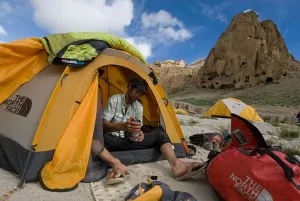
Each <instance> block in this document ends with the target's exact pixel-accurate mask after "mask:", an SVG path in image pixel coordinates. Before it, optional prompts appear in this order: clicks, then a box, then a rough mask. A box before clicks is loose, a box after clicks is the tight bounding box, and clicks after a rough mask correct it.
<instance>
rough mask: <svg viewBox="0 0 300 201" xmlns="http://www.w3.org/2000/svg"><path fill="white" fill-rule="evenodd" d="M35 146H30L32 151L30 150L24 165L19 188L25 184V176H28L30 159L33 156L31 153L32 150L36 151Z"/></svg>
mask: <svg viewBox="0 0 300 201" xmlns="http://www.w3.org/2000/svg"><path fill="white" fill-rule="evenodd" d="M35 147H36V145H32V146H31V148H30V151H29V153H28V156H27V159H26V163H25V167H24V170H23V173H22V176H21V178H20V182H19V184H18V188H22V186H23V184H24V181H25V176H26V173H27V171H28V165H29V161H30V158H31V154H32V152H34V151H35Z"/></svg>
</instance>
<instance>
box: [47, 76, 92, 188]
mask: <svg viewBox="0 0 300 201" xmlns="http://www.w3.org/2000/svg"><path fill="white" fill-rule="evenodd" d="M97 98H98V79H94V81H93V83H92V86H91V87H90V89H89V91H88V92H87V94H86V96H85V97H84V99H83V101H82V103H81V104H80V106H79V108H78V109H77V111H76V112H75V114H74V116H73V118H72V120H71V121H70V122H69V124H68V126H67V128H66V130H65V132H64V134H63V135H62V138H61V139H60V141H59V144H58V145H57V148H56V150H55V153H54V156H53V159H52V161H51V162H49V163H47V164H46V165H45V167H44V168H43V170H42V171H41V179H42V184H43V185H44V187H45V188H46V189H50V190H59V189H64V190H66V189H72V188H74V187H76V186H77V184H78V182H80V181H81V180H82V179H83V178H84V176H85V173H86V168H87V165H88V160H89V155H90V151H91V143H92V138H93V132H94V126H95V120H96V112H97Z"/></svg>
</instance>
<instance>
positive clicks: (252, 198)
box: [229, 173, 273, 201]
mask: <svg viewBox="0 0 300 201" xmlns="http://www.w3.org/2000/svg"><path fill="white" fill-rule="evenodd" d="M229 178H230V179H231V180H232V181H233V182H234V186H233V188H234V189H235V190H236V191H237V192H239V193H240V194H241V195H242V196H243V197H245V198H246V199H247V200H249V201H273V199H272V196H271V195H270V193H269V192H268V191H267V190H265V189H264V188H263V187H262V186H261V185H259V184H258V183H256V182H255V181H254V180H253V179H252V178H250V177H248V176H246V177H244V178H241V177H238V176H237V175H235V174H234V173H231V175H230V177H229Z"/></svg>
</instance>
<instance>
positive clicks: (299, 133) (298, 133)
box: [280, 127, 300, 138]
mask: <svg viewBox="0 0 300 201" xmlns="http://www.w3.org/2000/svg"><path fill="white" fill-rule="evenodd" d="M280 137H282V138H298V137H300V130H299V129H296V130H291V129H288V128H286V127H281V128H280Z"/></svg>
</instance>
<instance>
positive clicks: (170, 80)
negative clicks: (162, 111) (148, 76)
mask: <svg viewBox="0 0 300 201" xmlns="http://www.w3.org/2000/svg"><path fill="white" fill-rule="evenodd" d="M204 62H205V60H204V59H201V60H197V61H195V62H193V63H191V64H186V63H185V62H184V61H183V60H178V61H173V60H166V61H162V62H160V61H157V62H154V63H153V64H151V65H150V67H151V68H152V69H153V70H154V72H155V73H156V75H157V77H158V79H159V81H160V83H161V84H162V85H163V87H164V89H165V90H166V91H167V92H168V93H171V92H176V91H181V90H184V89H186V88H187V87H189V86H195V85H196V80H197V73H198V71H199V68H200V67H202V66H203V64H204Z"/></svg>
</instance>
